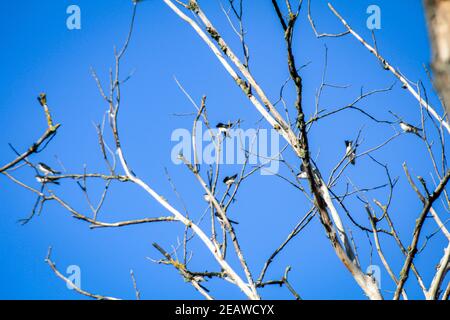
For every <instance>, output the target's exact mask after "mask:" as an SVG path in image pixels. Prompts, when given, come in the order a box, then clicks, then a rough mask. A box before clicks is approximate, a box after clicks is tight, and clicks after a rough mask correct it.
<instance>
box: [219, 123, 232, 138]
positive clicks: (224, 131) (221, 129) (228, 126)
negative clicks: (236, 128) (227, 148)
mask: <svg viewBox="0 0 450 320" xmlns="http://www.w3.org/2000/svg"><path fill="white" fill-rule="evenodd" d="M232 127H233V125H232V124H231V123H230V122H228V123H227V124H225V123H222V122H219V123H218V124H217V125H216V128H217V129H219V132H221V133H222V134H223V135H224V136H225V137H228V136H229V135H230V134H229V130H230V129H231V128H232Z"/></svg>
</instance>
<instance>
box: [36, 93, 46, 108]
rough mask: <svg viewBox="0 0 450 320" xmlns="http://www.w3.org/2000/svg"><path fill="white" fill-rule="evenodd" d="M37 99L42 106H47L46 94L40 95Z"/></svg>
mask: <svg viewBox="0 0 450 320" xmlns="http://www.w3.org/2000/svg"><path fill="white" fill-rule="evenodd" d="M37 99H38V101H39V103H40V104H41V106H45V105H46V104H47V95H46V94H45V93H40V94H39V96H38V98H37Z"/></svg>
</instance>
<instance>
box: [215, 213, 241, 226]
mask: <svg viewBox="0 0 450 320" xmlns="http://www.w3.org/2000/svg"><path fill="white" fill-rule="evenodd" d="M215 216H216V217H217V219H218V220H219V222H220V223H223V220H222V218H221V217H220V215H219V214H218V213H217V212H216V213H215ZM227 218H228V217H227ZM228 221H230V223H231V224H239V222H237V221H234V220H231V219H230V218H228Z"/></svg>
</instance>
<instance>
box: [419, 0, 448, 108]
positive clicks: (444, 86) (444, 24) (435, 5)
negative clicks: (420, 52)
mask: <svg viewBox="0 0 450 320" xmlns="http://www.w3.org/2000/svg"><path fill="white" fill-rule="evenodd" d="M424 3H425V10H426V13H427V21H428V29H429V33H430V39H431V43H432V47H433V62H432V68H433V72H434V78H435V79H434V84H435V86H436V88H437V90H438V91H439V94H440V95H441V97H442V99H443V101H444V104H445V107H446V110H447V112H449V111H450V0H424Z"/></svg>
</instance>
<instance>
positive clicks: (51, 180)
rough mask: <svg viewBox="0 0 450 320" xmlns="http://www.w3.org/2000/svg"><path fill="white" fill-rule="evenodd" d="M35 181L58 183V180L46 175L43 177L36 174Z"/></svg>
mask: <svg viewBox="0 0 450 320" xmlns="http://www.w3.org/2000/svg"><path fill="white" fill-rule="evenodd" d="M36 181H37V182H39V183H42V184H46V183H53V184H57V185H59V182H58V181H55V180H53V179H50V178H49V177H47V176H45V177H43V176H39V175H37V176H36Z"/></svg>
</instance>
